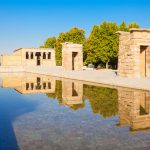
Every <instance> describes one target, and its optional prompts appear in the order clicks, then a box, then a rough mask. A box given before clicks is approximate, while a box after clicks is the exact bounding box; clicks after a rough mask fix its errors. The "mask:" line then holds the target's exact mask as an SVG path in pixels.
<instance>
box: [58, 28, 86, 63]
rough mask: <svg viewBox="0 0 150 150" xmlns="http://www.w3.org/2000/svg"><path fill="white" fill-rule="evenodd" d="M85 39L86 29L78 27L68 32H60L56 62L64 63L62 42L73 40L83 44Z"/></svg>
mask: <svg viewBox="0 0 150 150" xmlns="http://www.w3.org/2000/svg"><path fill="white" fill-rule="evenodd" d="M84 41H85V31H84V30H83V29H78V28H76V27H74V28H72V29H70V30H69V31H68V32H65V33H60V34H59V37H58V38H57V42H56V64H57V65H61V63H62V45H61V44H62V43H64V42H73V43H76V44H83V43H84Z"/></svg>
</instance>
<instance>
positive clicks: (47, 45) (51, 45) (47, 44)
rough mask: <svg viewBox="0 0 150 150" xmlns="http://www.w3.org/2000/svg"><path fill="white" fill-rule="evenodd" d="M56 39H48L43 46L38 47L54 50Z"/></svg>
mask: <svg viewBox="0 0 150 150" xmlns="http://www.w3.org/2000/svg"><path fill="white" fill-rule="evenodd" d="M55 44H56V37H49V38H48V39H46V41H45V42H44V45H42V46H40V47H41V48H55Z"/></svg>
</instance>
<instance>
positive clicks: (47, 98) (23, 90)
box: [0, 74, 150, 150]
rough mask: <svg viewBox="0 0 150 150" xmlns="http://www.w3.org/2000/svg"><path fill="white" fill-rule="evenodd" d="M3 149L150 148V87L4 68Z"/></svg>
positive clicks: (0, 106) (0, 144) (0, 135)
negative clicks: (143, 88)
mask: <svg viewBox="0 0 150 150" xmlns="http://www.w3.org/2000/svg"><path fill="white" fill-rule="evenodd" d="M0 78H1V88H0V150H134V149H135V150H149V149H150V130H149V129H150V92H147V91H140V90H133V89H127V88H108V87H104V86H95V85H92V84H91V85H88V84H85V83H83V82H80V81H73V80H67V79H61V80H60V79H58V78H55V77H50V76H41V75H35V74H34V75H33V74H17V75H16V74H1V75H0Z"/></svg>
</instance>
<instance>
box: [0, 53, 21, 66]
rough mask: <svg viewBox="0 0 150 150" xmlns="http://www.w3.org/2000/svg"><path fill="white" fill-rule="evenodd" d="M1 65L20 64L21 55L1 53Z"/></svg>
mask: <svg viewBox="0 0 150 150" xmlns="http://www.w3.org/2000/svg"><path fill="white" fill-rule="evenodd" d="M1 66H21V56H17V55H2V56H1Z"/></svg>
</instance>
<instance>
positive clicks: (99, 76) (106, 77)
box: [25, 67, 150, 90]
mask: <svg viewBox="0 0 150 150" xmlns="http://www.w3.org/2000/svg"><path fill="white" fill-rule="evenodd" d="M25 70H26V71H27V72H31V73H37V74H43V75H51V76H56V77H61V78H68V79H76V80H81V81H87V82H93V83H100V84H105V85H112V86H120V87H127V88H134V89H141V90H150V79H146V78H143V79H141V78H140V79H139V78H123V77H118V76H117V75H116V72H115V71H112V70H94V71H92V70H84V71H64V70H63V69H62V68H61V67H57V68H43V67H36V68H35V67H34V68H33V67H30V68H29V67H28V68H25Z"/></svg>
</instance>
